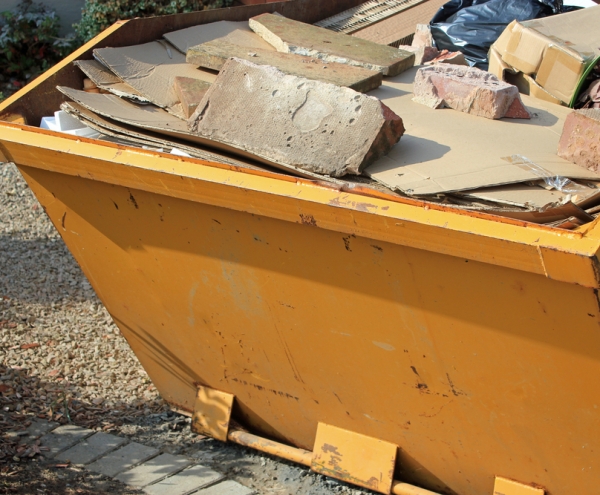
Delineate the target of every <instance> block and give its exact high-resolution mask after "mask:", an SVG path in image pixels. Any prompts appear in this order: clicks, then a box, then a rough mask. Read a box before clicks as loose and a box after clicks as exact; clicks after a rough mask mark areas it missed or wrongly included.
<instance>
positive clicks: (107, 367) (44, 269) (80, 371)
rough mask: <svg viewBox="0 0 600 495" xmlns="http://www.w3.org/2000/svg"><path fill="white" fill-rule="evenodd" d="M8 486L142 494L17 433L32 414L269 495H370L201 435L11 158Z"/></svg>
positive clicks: (3, 234)
mask: <svg viewBox="0 0 600 495" xmlns="http://www.w3.org/2000/svg"><path fill="white" fill-rule="evenodd" d="M0 407H1V410H0V435H1V436H0V493H22V494H31V493H49V494H50V493H52V494H54V493H56V494H58V493H65V494H71V493H73V494H75V493H77V494H88V493H89V494H92V493H94V494H103V493H110V494H135V493H141V492H139V491H136V490H131V489H129V488H127V487H125V486H124V485H121V484H120V483H116V482H113V481H111V480H108V479H107V478H104V477H102V476H98V475H92V474H91V473H87V472H85V471H83V470H81V469H79V468H76V467H71V466H58V467H57V466H56V464H53V463H52V462H49V461H47V460H45V459H44V458H43V451H40V449H39V448H38V447H37V446H36V445H29V446H23V445H21V446H19V444H18V436H15V432H18V431H19V430H22V429H23V428H25V427H26V426H28V424H29V423H30V422H31V420H32V418H33V417H36V416H37V417H40V418H43V419H47V420H52V421H56V422H58V423H67V422H72V423H74V424H76V425H79V426H83V427H87V428H92V429H95V430H102V431H107V432H112V433H115V434H118V435H122V436H127V437H129V438H131V439H132V440H135V441H137V442H140V443H143V444H145V445H151V446H155V447H158V448H160V449H162V450H164V451H166V452H170V453H173V454H182V455H188V456H192V457H195V458H197V459H198V460H199V461H200V462H201V463H203V464H205V465H207V466H210V467H212V468H214V469H216V470H218V471H220V472H223V473H225V474H226V475H227V476H228V477H229V478H231V479H234V480H235V481H238V482H240V483H242V484H244V485H246V486H249V487H252V488H255V489H256V490H257V492H258V493H261V494H280V495H287V494H290V495H292V494H294V495H295V494H306V495H329V494H332V493H346V494H350V495H368V494H369V493H372V492H368V491H363V490H358V489H355V488H352V487H350V486H349V485H346V484H343V483H338V482H337V481H335V480H331V479H327V478H325V477H323V476H320V475H316V474H314V473H312V472H310V471H309V470H308V469H306V468H303V467H299V466H297V465H293V464H290V463H287V462H282V461H280V460H277V459H275V458H271V457H269V456H264V455H261V454H260V453H257V452H254V451H251V450H249V449H246V448H243V447H240V446H237V445H234V444H223V443H221V442H218V441H216V440H212V439H209V438H203V437H200V436H199V435H196V434H193V433H192V432H191V431H190V427H189V418H186V417H183V416H180V415H177V414H175V413H173V412H171V411H170V410H169V408H168V406H167V405H166V404H165V403H164V402H163V401H162V399H161V398H160V396H159V394H158V392H157V390H156V388H155V387H154V386H153V385H152V383H151V382H150V379H149V378H148V375H147V374H146V372H145V371H144V370H143V368H142V367H141V365H140V364H139V362H138V360H137V358H136V357H135V355H134V354H133V352H132V351H131V349H130V348H129V346H128V344H127V342H126V341H125V339H124V338H123V337H122V336H121V334H120V332H119V331H118V329H117V327H116V326H115V325H114V323H113V322H112V319H111V317H110V315H109V314H108V312H107V311H106V309H105V308H104V306H103V305H102V303H101V302H100V301H99V300H98V298H97V297H96V295H95V293H94V291H93V290H92V288H91V286H90V284H89V283H88V282H87V280H86V279H85V277H84V276H83V274H82V272H81V270H80V269H79V267H78V265H77V263H76V262H75V261H74V259H73V258H72V256H71V255H70V253H69V251H68V250H67V248H66V246H65V245H64V243H63V242H62V240H61V239H60V236H59V235H58V233H57V232H56V230H55V229H54V227H53V226H52V224H51V223H50V221H49V220H48V218H47V217H46V215H45V214H44V212H43V209H42V208H41V206H40V205H39V203H38V202H37V200H36V199H35V197H34V196H33V194H32V193H31V191H30V190H29V188H28V187H27V185H26V183H25V181H24V180H23V178H22V177H21V175H20V174H19V172H18V171H17V169H16V167H15V166H14V165H12V164H7V163H0Z"/></svg>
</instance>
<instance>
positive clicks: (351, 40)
mask: <svg viewBox="0 0 600 495" xmlns="http://www.w3.org/2000/svg"><path fill="white" fill-rule="evenodd" d="M249 25H250V28H251V29H252V30H253V31H254V32H255V33H256V34H258V35H260V36H262V38H263V39H264V40H265V41H267V42H269V43H270V44H271V45H273V46H274V47H275V48H276V49H277V51H279V52H284V53H296V54H298V55H306V56H309V57H315V58H319V59H321V60H323V61H325V62H339V63H344V64H348V65H354V66H358V67H363V68H365V69H370V70H376V71H379V72H381V73H382V74H383V75H384V76H395V75H397V74H400V73H401V72H402V71H405V70H406V69H409V68H410V67H412V66H413V64H414V60H415V56H414V54H412V53H409V52H405V51H403V50H399V49H398V48H394V47H391V46H386V45H380V44H379V43H373V42H372V41H368V40H363V39H361V38H356V37H354V36H350V35H347V34H342V33H336V32H334V31H330V30H328V29H324V28H321V27H317V26H312V25H310V24H305V23H303V22H298V21H294V20H292V19H287V18H285V17H282V16H279V15H274V14H262V15H259V16H256V17H253V18H251V19H250V21H249Z"/></svg>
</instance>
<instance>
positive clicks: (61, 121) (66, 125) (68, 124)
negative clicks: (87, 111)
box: [54, 110, 86, 131]
mask: <svg viewBox="0 0 600 495" xmlns="http://www.w3.org/2000/svg"><path fill="white" fill-rule="evenodd" d="M54 118H55V119H56V125H57V126H58V130H59V131H74V130H75V129H83V128H85V127H86V126H85V125H84V124H82V123H81V121H79V120H77V119H76V118H75V117H73V116H71V115H69V114H68V113H67V112H63V111H62V110H59V111H58V112H54Z"/></svg>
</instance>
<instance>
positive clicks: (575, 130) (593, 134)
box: [558, 108, 600, 172]
mask: <svg viewBox="0 0 600 495" xmlns="http://www.w3.org/2000/svg"><path fill="white" fill-rule="evenodd" d="M558 156H560V157H562V158H564V159H565V160H569V161H571V162H573V163H576V164H577V165H579V166H580V167H583V168H587V169H588V170H593V171H594V172H600V109H599V108H590V109H586V110H575V111H574V112H571V113H570V114H569V115H568V116H567V119H566V120H565V125H564V127H563V132H562V135H561V137H560V141H559V143H558Z"/></svg>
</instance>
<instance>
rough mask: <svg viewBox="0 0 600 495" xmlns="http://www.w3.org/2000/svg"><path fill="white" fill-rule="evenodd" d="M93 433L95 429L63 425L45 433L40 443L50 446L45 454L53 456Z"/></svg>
mask: <svg viewBox="0 0 600 495" xmlns="http://www.w3.org/2000/svg"><path fill="white" fill-rule="evenodd" d="M93 433H94V432H93V430H88V429H86V428H80V427H79V426H75V425H63V426H59V427H58V428H56V429H55V430H53V431H52V432H50V433H48V434H46V435H44V436H43V437H42V438H41V442H40V443H41V445H42V446H44V447H48V451H47V453H45V454H44V455H46V456H48V457H52V456H55V455H56V454H58V453H60V452H62V451H63V450H65V449H68V448H69V447H72V446H73V445H75V444H76V443H78V442H80V441H81V440H83V439H84V438H87V437H89V436H90V435H92V434H93Z"/></svg>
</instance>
